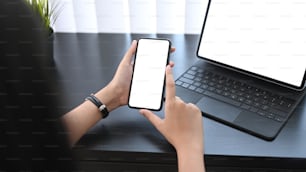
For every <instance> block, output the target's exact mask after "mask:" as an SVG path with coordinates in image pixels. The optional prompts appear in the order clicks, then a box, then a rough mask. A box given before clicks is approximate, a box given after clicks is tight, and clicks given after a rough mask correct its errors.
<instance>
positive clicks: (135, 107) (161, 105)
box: [128, 38, 171, 111]
mask: <svg viewBox="0 0 306 172" xmlns="http://www.w3.org/2000/svg"><path fill="white" fill-rule="evenodd" d="M141 39H154V40H164V41H168V42H169V48H168V56H167V61H166V64H165V65H168V64H169V57H170V50H171V41H170V40H168V39H165V38H140V39H138V41H139V40H141ZM137 49H138V42H137V47H136V52H135V58H134V66H133V74H132V79H131V84H130V91H129V97H128V107H130V108H133V109H148V110H152V111H160V110H161V109H162V107H163V100H164V93H165V83H166V76H165V77H164V82H163V91H162V94H161V98H160V106H159V108H158V109H151V108H144V107H137V106H131V105H130V96H131V88H132V84H133V76H134V68H135V65H136V61H137ZM165 75H166V74H165Z"/></svg>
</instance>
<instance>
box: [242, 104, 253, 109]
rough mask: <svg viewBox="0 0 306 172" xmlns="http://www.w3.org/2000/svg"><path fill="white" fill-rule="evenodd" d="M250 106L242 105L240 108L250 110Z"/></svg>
mask: <svg viewBox="0 0 306 172" xmlns="http://www.w3.org/2000/svg"><path fill="white" fill-rule="evenodd" d="M250 107H251V106H249V105H247V104H242V105H241V108H243V109H250Z"/></svg>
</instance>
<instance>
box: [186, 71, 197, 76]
mask: <svg viewBox="0 0 306 172" xmlns="http://www.w3.org/2000/svg"><path fill="white" fill-rule="evenodd" d="M187 73H188V74H190V75H195V74H196V73H197V72H196V71H193V70H189V71H188V72H187Z"/></svg>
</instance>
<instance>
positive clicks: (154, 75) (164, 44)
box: [129, 39, 170, 110]
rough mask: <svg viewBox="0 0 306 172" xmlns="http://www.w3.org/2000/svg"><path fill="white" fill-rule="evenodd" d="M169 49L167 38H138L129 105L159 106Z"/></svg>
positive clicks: (137, 106)
mask: <svg viewBox="0 0 306 172" xmlns="http://www.w3.org/2000/svg"><path fill="white" fill-rule="evenodd" d="M169 49H170V42H169V41H168V40H159V39H140V40H138V46H137V51H136V56H135V62H134V72H133V78H132V83H131V88H130V89H131V90H130V96H129V106H130V107H135V108H145V109H151V110H159V109H160V108H161V103H162V95H163V89H164V80H165V69H166V65H167V61H168V56H169Z"/></svg>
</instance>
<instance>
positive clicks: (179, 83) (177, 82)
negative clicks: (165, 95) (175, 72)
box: [175, 80, 183, 85]
mask: <svg viewBox="0 0 306 172" xmlns="http://www.w3.org/2000/svg"><path fill="white" fill-rule="evenodd" d="M175 84H176V85H182V84H183V82H182V81H179V80H178V81H176V82H175Z"/></svg>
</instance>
